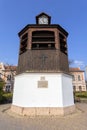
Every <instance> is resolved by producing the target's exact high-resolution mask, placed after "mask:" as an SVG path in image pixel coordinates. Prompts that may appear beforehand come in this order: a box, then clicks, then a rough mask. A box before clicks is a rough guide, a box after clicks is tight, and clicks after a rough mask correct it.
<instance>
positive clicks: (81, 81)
mask: <svg viewBox="0 0 87 130" xmlns="http://www.w3.org/2000/svg"><path fill="white" fill-rule="evenodd" d="M69 71H70V73H71V74H72V83H73V90H74V91H80V92H81V91H86V82H85V75H84V71H83V70H81V69H80V68H69Z"/></svg>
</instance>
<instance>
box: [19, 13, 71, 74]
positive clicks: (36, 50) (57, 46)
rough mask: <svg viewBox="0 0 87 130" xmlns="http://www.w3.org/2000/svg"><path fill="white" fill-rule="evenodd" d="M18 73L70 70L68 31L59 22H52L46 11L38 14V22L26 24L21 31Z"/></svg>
mask: <svg viewBox="0 0 87 130" xmlns="http://www.w3.org/2000/svg"><path fill="white" fill-rule="evenodd" d="M18 35H19V38H20V49H19V61H18V73H23V72H68V71H69V66H68V56H67V53H68V52H67V36H68V33H67V32H66V31H65V30H64V29H63V28H62V27H61V26H60V25H58V24H51V17H50V16H49V15H47V14H45V13H41V14H39V15H37V16H36V24H29V25H27V26H25V27H24V28H23V29H22V30H21V31H20V32H19V33H18Z"/></svg>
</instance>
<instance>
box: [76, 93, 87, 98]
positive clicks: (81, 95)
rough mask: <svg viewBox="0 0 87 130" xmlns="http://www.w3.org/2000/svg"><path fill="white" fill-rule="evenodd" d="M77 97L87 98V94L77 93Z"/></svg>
mask: <svg viewBox="0 0 87 130" xmlns="http://www.w3.org/2000/svg"><path fill="white" fill-rule="evenodd" d="M75 97H80V98H87V92H75Z"/></svg>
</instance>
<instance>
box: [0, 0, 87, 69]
mask: <svg viewBox="0 0 87 130" xmlns="http://www.w3.org/2000/svg"><path fill="white" fill-rule="evenodd" d="M41 12H45V13H47V14H48V15H50V16H51V24H59V25H60V26H62V27H63V28H64V29H65V30H66V31H67V32H68V33H69V35H68V38H67V43H68V58H69V60H72V61H73V63H72V65H71V66H74V67H80V68H81V69H84V68H85V66H87V0H0V62H4V63H7V64H10V65H17V64H18V53H19V43H20V41H19V37H18V32H20V31H21V30H22V29H23V28H24V27H25V26H26V25H27V24H35V22H36V21H35V16H36V15H38V14H40V13H41Z"/></svg>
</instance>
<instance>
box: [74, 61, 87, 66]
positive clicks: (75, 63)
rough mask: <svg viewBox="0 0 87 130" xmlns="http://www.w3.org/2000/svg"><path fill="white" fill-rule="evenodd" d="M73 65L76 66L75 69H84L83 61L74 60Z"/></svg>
mask: <svg viewBox="0 0 87 130" xmlns="http://www.w3.org/2000/svg"><path fill="white" fill-rule="evenodd" d="M73 64H74V65H76V67H85V64H84V62H83V61H79V60H74V61H73Z"/></svg>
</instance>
